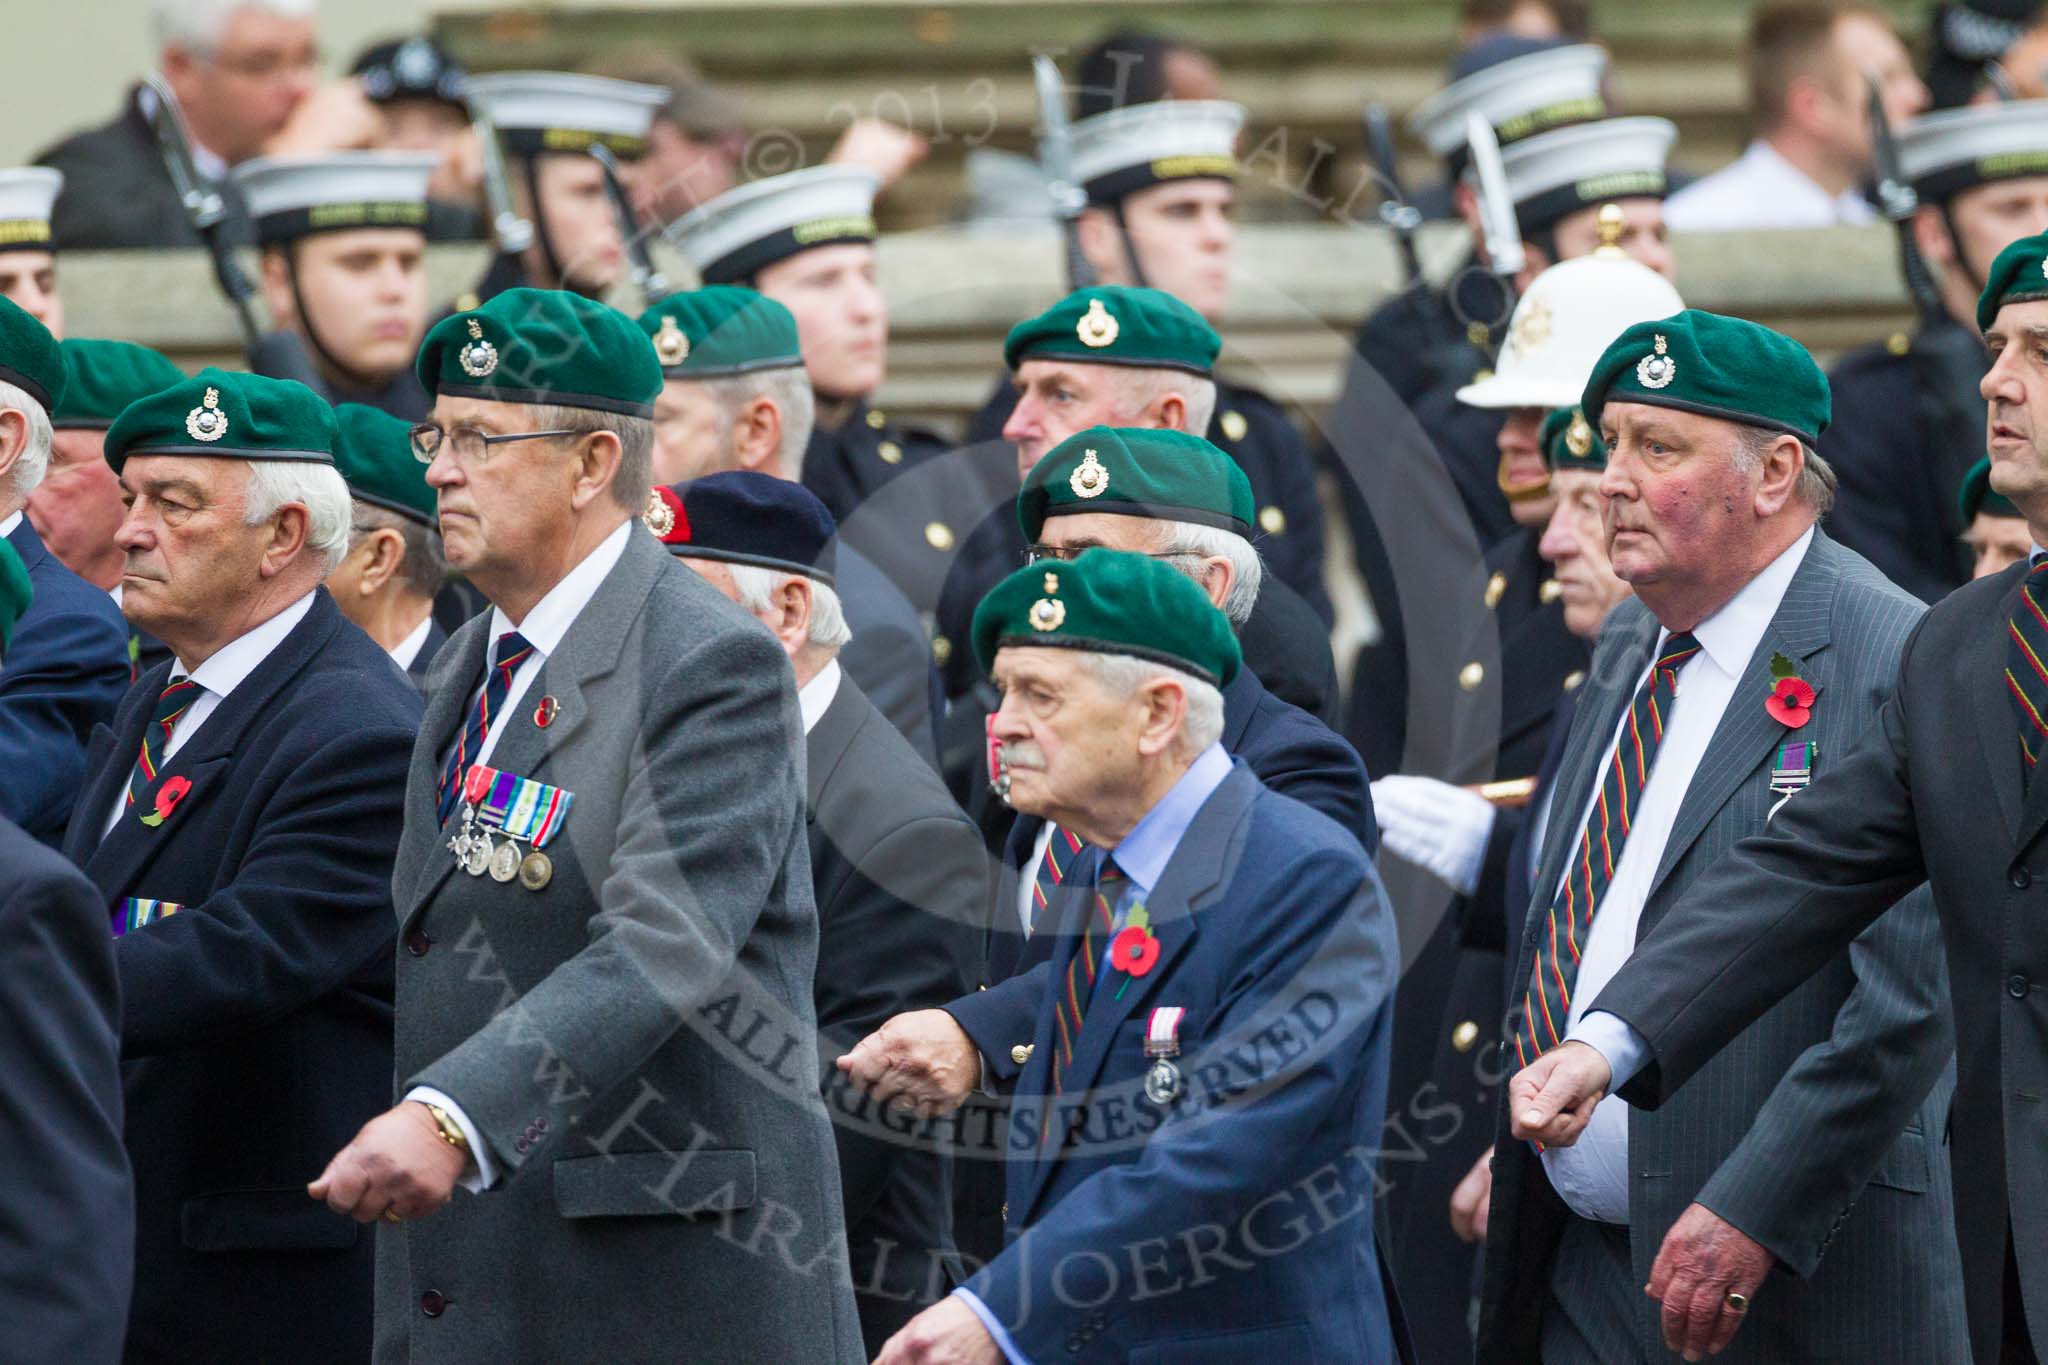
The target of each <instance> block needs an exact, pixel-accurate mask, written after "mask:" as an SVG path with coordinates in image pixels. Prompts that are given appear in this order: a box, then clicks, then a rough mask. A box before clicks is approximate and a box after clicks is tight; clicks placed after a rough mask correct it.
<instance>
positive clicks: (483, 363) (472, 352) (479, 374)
mask: <svg viewBox="0 0 2048 1365" xmlns="http://www.w3.org/2000/svg"><path fill="white" fill-rule="evenodd" d="M469 336H470V340H469V343H468V344H467V345H465V346H464V347H463V348H462V349H461V350H459V351H457V352H456V353H455V360H456V363H457V364H459V365H461V366H462V372H463V373H464V374H466V375H468V376H469V377H470V378H471V379H483V378H485V377H486V376H488V375H489V374H490V373H491V371H493V370H495V369H497V368H498V348H497V347H495V346H493V345H491V343H490V342H488V341H485V340H484V329H483V324H482V323H480V322H478V321H477V320H476V319H475V318H471V319H470V320H469Z"/></svg>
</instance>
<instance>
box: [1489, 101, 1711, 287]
mask: <svg viewBox="0 0 2048 1365" xmlns="http://www.w3.org/2000/svg"><path fill="white" fill-rule="evenodd" d="M1677 140H1678V128H1677V126H1676V125H1675V124H1673V123H1672V122H1671V120H1669V119H1661V118H1644V117H1635V118H1607V119H1601V120H1600V121H1598V122H1597V123H1581V124H1578V125H1576V126H1575V127H1571V128H1559V129H1556V130H1555V131H1552V132H1548V133H1538V134H1537V135H1536V136H1534V137H1532V138H1526V139H1524V140H1523V141H1520V142H1517V143H1515V144H1514V145H1513V146H1511V147H1508V148H1506V149H1504V150H1503V151H1502V152H1501V154H1500V162H1501V170H1502V171H1503V172H1504V173H1505V174H1506V176H1507V182H1508V198H1509V199H1511V200H1513V201H1514V205H1515V221H1516V222H1517V223H1518V224H1520V226H1521V229H1522V235H1523V236H1525V237H1526V236H1528V235H1529V234H1530V233H1532V232H1541V231H1543V230H1544V229H1545V228H1548V227H1551V226H1553V225H1555V224H1556V222H1557V220H1558V219H1560V218H1562V217H1564V216H1565V215H1566V214H1568V213H1575V212H1577V211H1578V210H1580V209H1584V208H1592V207H1595V206H1596V205H1600V204H1605V203H1609V202H1611V201H1613V200H1616V199H1640V198H1644V197H1646V196H1647V197H1649V198H1655V199H1662V198H1663V197H1664V195H1665V193H1666V192H1667V190H1668V189H1669V187H1670V185H1669V181H1668V180H1667V179H1666V178H1665V174H1664V163H1665V161H1666V160H1667V159H1668V158H1669V157H1670V155H1671V145H1672V144H1673V143H1674V142H1676V141H1677ZM1465 183H1466V184H1467V185H1470V186H1473V187H1474V188H1477V186H1478V177H1477V176H1476V175H1475V174H1474V173H1473V171H1472V170H1471V169H1470V168H1467V170H1466V171H1465ZM1659 316H1662V315H1661V314H1660V315H1659Z"/></svg>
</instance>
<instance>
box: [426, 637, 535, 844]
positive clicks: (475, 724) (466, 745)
mask: <svg viewBox="0 0 2048 1365" xmlns="http://www.w3.org/2000/svg"><path fill="white" fill-rule="evenodd" d="M531 653H533V646H532V645H530V644H528V643H526V637H525V636H523V635H521V634H520V633H519V632H518V631H516V630H508V631H506V632H505V633H504V634H503V635H500V636H499V637H498V639H497V642H496V643H495V644H493V645H492V646H491V667H490V670H489V672H487V673H486V674H485V675H484V690H483V691H482V692H481V693H480V694H478V696H477V699H476V710H474V711H472V712H471V713H470V716H469V723H468V724H467V725H465V726H463V727H462V734H461V735H459V736H458V737H457V738H456V740H455V747H454V748H453V749H452V750H450V751H449V753H448V766H447V767H445V768H444V769H442V770H441V801H440V805H439V808H438V809H439V812H440V816H441V823H442V824H444V825H445V824H447V823H448V817H449V816H451V815H453V814H454V813H455V806H456V803H457V802H458V801H460V799H461V797H462V779H463V776H464V775H465V774H466V773H468V772H469V765H470V763H471V761H472V760H473V759H474V758H475V756H476V755H477V754H479V753H481V752H483V747H484V737H485V736H486V735H488V734H490V732H491V724H492V722H493V721H495V720H496V719H497V715H498V712H500V711H502V710H503V709H504V708H505V694H506V693H507V692H509V691H511V690H512V674H513V671H514V670H515V669H517V668H518V667H519V664H520V661H521V660H523V659H525V658H526V656H527V655H529V654H531Z"/></svg>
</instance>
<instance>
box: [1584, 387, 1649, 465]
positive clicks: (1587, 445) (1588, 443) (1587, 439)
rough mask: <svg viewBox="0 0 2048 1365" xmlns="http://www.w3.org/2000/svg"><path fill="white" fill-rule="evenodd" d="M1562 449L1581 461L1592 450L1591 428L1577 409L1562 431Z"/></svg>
mask: <svg viewBox="0 0 2048 1365" xmlns="http://www.w3.org/2000/svg"><path fill="white" fill-rule="evenodd" d="M1644 382H1645V383H1648V382H1649V381H1648V380H1645V381H1644ZM1665 382H1667V383H1668V382H1670V381H1668V380H1667V381H1665ZM1564 448H1565V449H1566V450H1569V451H1570V452H1571V453H1572V454H1574V455H1577V456H1579V457H1580V458H1582V459H1583V458H1584V457H1585V455H1586V454H1587V452H1589V451H1590V450H1592V449H1593V428H1592V427H1591V426H1589V425H1588V424H1587V422H1586V414H1585V413H1583V412H1581V411H1579V409H1577V408H1573V409H1572V423H1571V425H1570V426H1568V427H1566V428H1565V431H1564Z"/></svg>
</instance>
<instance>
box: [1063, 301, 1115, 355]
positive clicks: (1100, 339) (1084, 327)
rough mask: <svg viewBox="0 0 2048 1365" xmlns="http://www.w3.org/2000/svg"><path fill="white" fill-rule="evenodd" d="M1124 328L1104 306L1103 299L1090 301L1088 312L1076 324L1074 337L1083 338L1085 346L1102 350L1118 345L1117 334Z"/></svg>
mask: <svg viewBox="0 0 2048 1365" xmlns="http://www.w3.org/2000/svg"><path fill="white" fill-rule="evenodd" d="M1122 330H1123V328H1122V326H1120V325H1119V324H1118V322H1117V320H1116V319H1115V318H1113V317H1111V316H1110V314H1109V310H1108V309H1107V308H1104V307H1103V306H1102V300H1101V299H1090V300H1088V311H1087V312H1086V313H1085V314H1083V315H1082V317H1081V320H1080V321H1079V322H1077V323H1075V324H1074V335H1075V336H1077V337H1079V338H1081V344H1082V345H1083V346H1089V347H1093V348H1096V349H1100V348H1102V347H1104V346H1112V345H1115V344H1116V336H1117V333H1118V332H1120V331H1122Z"/></svg>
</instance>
